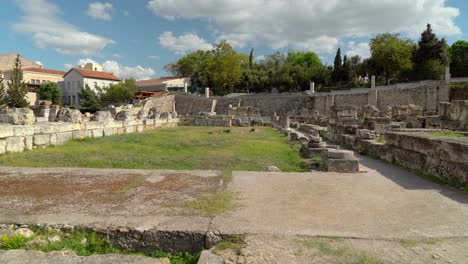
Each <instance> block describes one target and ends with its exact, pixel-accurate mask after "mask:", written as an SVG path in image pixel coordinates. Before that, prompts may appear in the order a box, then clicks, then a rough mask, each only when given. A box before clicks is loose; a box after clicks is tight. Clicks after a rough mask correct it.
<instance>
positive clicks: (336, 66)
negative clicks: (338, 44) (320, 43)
mask: <svg viewBox="0 0 468 264" xmlns="http://www.w3.org/2000/svg"><path fill="white" fill-rule="evenodd" d="M342 70H343V64H342V60H341V48H338V50H337V51H336V56H335V62H334V63H333V72H332V80H333V81H334V82H339V81H341V79H342V74H341V73H342Z"/></svg>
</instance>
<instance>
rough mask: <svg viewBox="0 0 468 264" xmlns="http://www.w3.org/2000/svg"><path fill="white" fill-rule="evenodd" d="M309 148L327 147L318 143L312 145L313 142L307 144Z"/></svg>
mask: <svg viewBox="0 0 468 264" xmlns="http://www.w3.org/2000/svg"><path fill="white" fill-rule="evenodd" d="M307 146H308V147H309V148H325V147H326V146H327V143H325V142H319V143H314V142H309V143H308V144H307Z"/></svg>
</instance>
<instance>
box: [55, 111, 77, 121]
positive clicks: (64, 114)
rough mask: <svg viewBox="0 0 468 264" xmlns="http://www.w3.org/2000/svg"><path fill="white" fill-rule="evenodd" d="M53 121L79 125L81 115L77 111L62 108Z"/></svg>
mask: <svg viewBox="0 0 468 264" xmlns="http://www.w3.org/2000/svg"><path fill="white" fill-rule="evenodd" d="M55 121H57V122H71V123H81V121H82V114H81V112H80V110H77V109H69V108H62V109H60V110H59V112H58V114H57V118H56V120H55Z"/></svg>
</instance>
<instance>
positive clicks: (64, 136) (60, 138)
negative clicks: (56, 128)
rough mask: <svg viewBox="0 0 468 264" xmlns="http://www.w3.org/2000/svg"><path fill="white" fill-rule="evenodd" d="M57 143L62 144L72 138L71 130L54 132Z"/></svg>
mask: <svg viewBox="0 0 468 264" xmlns="http://www.w3.org/2000/svg"><path fill="white" fill-rule="evenodd" d="M56 138H57V142H56V144H57V145H63V144H65V143H66V142H68V141H69V140H71V139H73V132H61V133H57V134H56Z"/></svg>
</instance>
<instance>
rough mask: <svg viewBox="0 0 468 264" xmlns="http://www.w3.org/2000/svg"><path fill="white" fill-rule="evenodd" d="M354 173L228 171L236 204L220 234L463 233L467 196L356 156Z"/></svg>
mask: <svg viewBox="0 0 468 264" xmlns="http://www.w3.org/2000/svg"><path fill="white" fill-rule="evenodd" d="M358 158H359V160H360V164H361V165H360V171H361V172H359V173H346V174H341V173H328V172H310V173H268V174H266V173H263V172H235V173H233V181H232V183H231V184H230V185H229V186H228V190H230V191H233V192H236V193H238V194H239V201H240V203H241V206H240V207H239V209H238V210H236V211H233V212H230V213H228V214H225V215H220V216H217V217H215V219H214V220H213V226H214V227H215V228H216V229H217V230H221V231H222V232H225V233H233V234H236V233H247V234H261V233H263V234H289V235H291V234H294V235H307V236H338V237H359V238H420V237H468V194H467V193H466V192H463V191H461V190H458V189H455V188H452V187H448V186H442V185H439V184H436V183H432V182H430V181H428V180H425V179H422V178H420V177H418V176H417V175H415V174H413V173H411V172H408V171H406V170H404V169H401V168H398V167H396V166H394V165H391V164H388V163H384V162H381V161H378V160H373V159H370V158H367V157H361V156H359V157H358Z"/></svg>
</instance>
